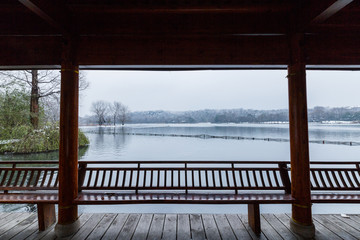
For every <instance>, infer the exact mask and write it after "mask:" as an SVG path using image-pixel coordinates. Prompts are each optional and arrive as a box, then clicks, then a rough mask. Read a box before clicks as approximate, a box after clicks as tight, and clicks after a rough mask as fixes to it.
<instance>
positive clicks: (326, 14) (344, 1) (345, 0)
mask: <svg viewBox="0 0 360 240" xmlns="http://www.w3.org/2000/svg"><path fill="white" fill-rule="evenodd" d="M351 2H353V0H337V1H336V2H335V3H333V4H332V5H331V6H329V7H328V8H327V9H325V11H323V12H322V13H321V14H319V15H318V16H316V17H315V18H314V19H313V20H312V23H315V24H319V23H323V22H325V21H326V20H327V19H329V18H330V17H332V16H334V15H335V14H336V13H338V12H339V11H341V10H342V9H343V8H344V7H346V6H347V5H349V4H350V3H351Z"/></svg>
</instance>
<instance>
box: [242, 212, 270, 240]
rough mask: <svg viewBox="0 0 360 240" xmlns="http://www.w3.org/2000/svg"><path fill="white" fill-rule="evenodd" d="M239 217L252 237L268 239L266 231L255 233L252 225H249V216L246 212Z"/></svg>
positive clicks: (262, 239)
mask: <svg viewBox="0 0 360 240" xmlns="http://www.w3.org/2000/svg"><path fill="white" fill-rule="evenodd" d="M238 217H239V219H240V220H241V221H242V222H243V224H244V226H245V228H246V230H247V231H248V233H249V234H250V236H251V237H252V239H259V240H265V239H267V238H266V236H265V235H264V233H262V232H261V233H260V235H259V236H257V235H255V233H254V232H253V231H252V230H251V228H250V226H249V222H248V216H247V215H245V214H239V215H238Z"/></svg>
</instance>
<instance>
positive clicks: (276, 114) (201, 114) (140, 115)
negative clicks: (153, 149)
mask: <svg viewBox="0 0 360 240" xmlns="http://www.w3.org/2000/svg"><path fill="white" fill-rule="evenodd" d="M107 105H109V104H107ZM107 108H108V109H110V108H109V107H107ZM110 112H112V111H109V113H110ZM105 115H106V114H105ZM107 115H108V117H107V118H108V119H109V117H110V116H113V115H112V114H107ZM125 115H126V116H127V117H126V121H127V122H129V123H200V122H210V123H244V122H249V123H262V122H287V121H289V112H288V110H287V109H279V110H254V109H242V108H240V109H226V110H225V109H224V110H211V109H205V110H198V111H184V112H171V111H161V110H159V111H141V112H130V111H128V112H127V114H125ZM99 116H100V115H99ZM107 118H106V117H104V118H103V119H105V122H107V123H111V122H114V121H113V120H111V119H109V120H107V121H106V119H107ZM100 119H101V118H100V117H97V118H94V116H91V117H86V118H82V123H84V124H85V123H99V124H100ZM308 120H309V122H323V121H351V122H359V123H360V108H359V107H339V108H329V107H314V108H311V109H309V110H308ZM118 122H119V121H118Z"/></svg>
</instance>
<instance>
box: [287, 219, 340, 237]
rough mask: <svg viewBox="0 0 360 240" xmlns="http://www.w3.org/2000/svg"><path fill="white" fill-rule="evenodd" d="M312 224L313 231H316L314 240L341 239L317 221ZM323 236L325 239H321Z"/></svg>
mask: <svg viewBox="0 0 360 240" xmlns="http://www.w3.org/2000/svg"><path fill="white" fill-rule="evenodd" d="M288 216H289V215H288ZM314 216H315V215H313V217H314ZM289 218H290V216H289ZM314 224H315V229H316V232H315V237H316V239H341V238H340V237H339V236H337V235H336V234H334V233H333V232H332V231H330V230H329V229H327V228H326V227H325V226H324V225H322V224H321V223H319V222H318V221H314ZM323 236H326V238H323ZM318 237H319V238H318Z"/></svg>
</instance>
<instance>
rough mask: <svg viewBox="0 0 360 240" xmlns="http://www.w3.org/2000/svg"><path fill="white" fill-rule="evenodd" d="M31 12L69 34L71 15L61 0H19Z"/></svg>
mask: <svg viewBox="0 0 360 240" xmlns="http://www.w3.org/2000/svg"><path fill="white" fill-rule="evenodd" d="M18 1H19V2H20V3H22V4H23V5H24V6H25V7H27V8H28V9H29V10H30V11H31V12H33V13H34V14H36V15H37V16H39V17H40V18H42V19H43V20H45V22H47V23H48V24H49V25H50V26H52V27H55V28H56V29H58V30H60V31H61V33H63V34H69V33H70V32H71V28H70V27H69V26H70V25H69V21H70V19H71V18H70V17H71V15H70V14H69V12H68V11H67V10H66V8H65V5H64V4H63V3H62V1H60V0H52V1H47V0H18Z"/></svg>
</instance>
